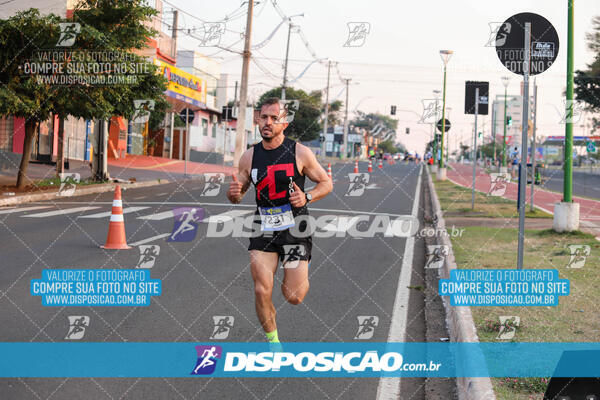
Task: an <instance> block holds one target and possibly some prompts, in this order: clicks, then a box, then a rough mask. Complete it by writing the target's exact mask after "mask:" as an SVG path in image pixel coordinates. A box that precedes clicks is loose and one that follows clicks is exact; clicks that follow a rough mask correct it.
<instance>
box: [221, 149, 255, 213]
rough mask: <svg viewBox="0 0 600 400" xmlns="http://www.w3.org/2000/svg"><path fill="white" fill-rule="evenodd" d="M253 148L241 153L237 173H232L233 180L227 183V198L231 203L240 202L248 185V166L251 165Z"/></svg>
mask: <svg viewBox="0 0 600 400" xmlns="http://www.w3.org/2000/svg"><path fill="white" fill-rule="evenodd" d="M253 150H254V149H253V148H249V149H248V150H246V151H245V152H244V154H242V157H241V158H240V163H239V166H238V173H237V174H233V175H232V178H233V181H232V182H231V183H230V184H229V190H228V191H227V199H229V201H230V202H231V203H233V204H238V203H240V202H241V201H242V199H243V198H244V194H246V191H247V190H248V188H249V187H250V168H251V167H252V153H253Z"/></svg>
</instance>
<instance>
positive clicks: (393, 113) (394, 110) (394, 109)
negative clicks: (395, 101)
mask: <svg viewBox="0 0 600 400" xmlns="http://www.w3.org/2000/svg"><path fill="white" fill-rule="evenodd" d="M390 114H391V115H396V106H392V109H391V110H390Z"/></svg>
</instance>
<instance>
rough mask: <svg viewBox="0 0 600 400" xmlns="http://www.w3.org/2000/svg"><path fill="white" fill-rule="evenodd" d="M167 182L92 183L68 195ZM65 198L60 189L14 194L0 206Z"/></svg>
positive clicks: (80, 194)
mask: <svg viewBox="0 0 600 400" xmlns="http://www.w3.org/2000/svg"><path fill="white" fill-rule="evenodd" d="M167 183H171V181H168V180H166V179H161V180H160V181H159V180H152V181H144V182H134V183H129V182H125V183H121V182H115V183H107V184H98V185H90V187H80V188H77V189H76V190H75V193H73V194H72V195H71V196H68V197H75V196H85V195H87V194H94V193H104V192H111V191H113V190H115V186H116V185H121V188H122V189H135V188H142V187H148V186H156V185H164V184H167ZM65 198H67V196H58V191H47V192H44V193H32V194H25V195H21V196H13V197H9V198H5V199H0V207H5V206H13V205H18V204H23V203H31V202H33V201H44V200H61V199H65Z"/></svg>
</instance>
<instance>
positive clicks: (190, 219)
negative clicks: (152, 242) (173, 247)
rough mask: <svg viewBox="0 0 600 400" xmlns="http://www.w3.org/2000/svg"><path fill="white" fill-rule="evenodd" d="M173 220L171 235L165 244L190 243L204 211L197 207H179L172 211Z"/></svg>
mask: <svg viewBox="0 0 600 400" xmlns="http://www.w3.org/2000/svg"><path fill="white" fill-rule="evenodd" d="M173 217H174V218H175V221H174V224H173V233H172V234H171V236H169V238H168V239H167V242H191V241H192V240H194V238H195V237H196V232H197V231H198V223H199V222H200V221H202V219H203V218H204V209H203V208H198V207H180V208H175V209H174V210H173Z"/></svg>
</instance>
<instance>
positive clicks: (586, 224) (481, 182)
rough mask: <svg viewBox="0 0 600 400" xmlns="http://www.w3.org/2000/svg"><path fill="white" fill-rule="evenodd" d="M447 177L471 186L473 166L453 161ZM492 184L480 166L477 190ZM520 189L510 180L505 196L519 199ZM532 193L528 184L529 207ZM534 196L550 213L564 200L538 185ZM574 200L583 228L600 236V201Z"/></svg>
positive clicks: (456, 182) (542, 207)
mask: <svg viewBox="0 0 600 400" xmlns="http://www.w3.org/2000/svg"><path fill="white" fill-rule="evenodd" d="M447 177H448V179H449V180H450V181H452V182H453V183H455V184H457V185H460V186H463V187H466V188H471V185H472V180H473V166H472V165H465V164H457V163H452V164H450V168H449V169H448V171H447ZM490 185H491V178H490V175H489V174H488V173H487V172H485V170H484V169H483V168H479V167H478V168H477V170H476V175H475V190H477V191H480V192H483V193H488V192H489V190H490ZM542 187H543V186H542ZM518 191H519V189H518V184H517V182H510V183H509V184H508V187H507V188H506V193H505V194H504V196H503V197H504V198H507V199H510V200H514V201H517V197H518ZM530 193H531V185H528V186H527V194H526V199H525V201H526V203H527V204H528V207H529V200H530ZM533 197H534V200H533V201H534V205H535V206H536V207H538V208H540V209H542V210H544V211H546V212H548V213H550V214H553V213H554V203H558V202H560V201H561V200H562V194H560V193H555V192H550V191H548V190H544V189H543V188H541V187H540V186H537V185H536V187H535V190H534V193H533ZM573 201H574V202H576V203H579V207H580V209H579V219H580V222H581V226H582V228H587V229H585V230H588V231H589V232H590V233H592V234H593V235H595V236H597V237H598V236H600V201H596V200H590V199H584V198H581V197H573Z"/></svg>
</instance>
